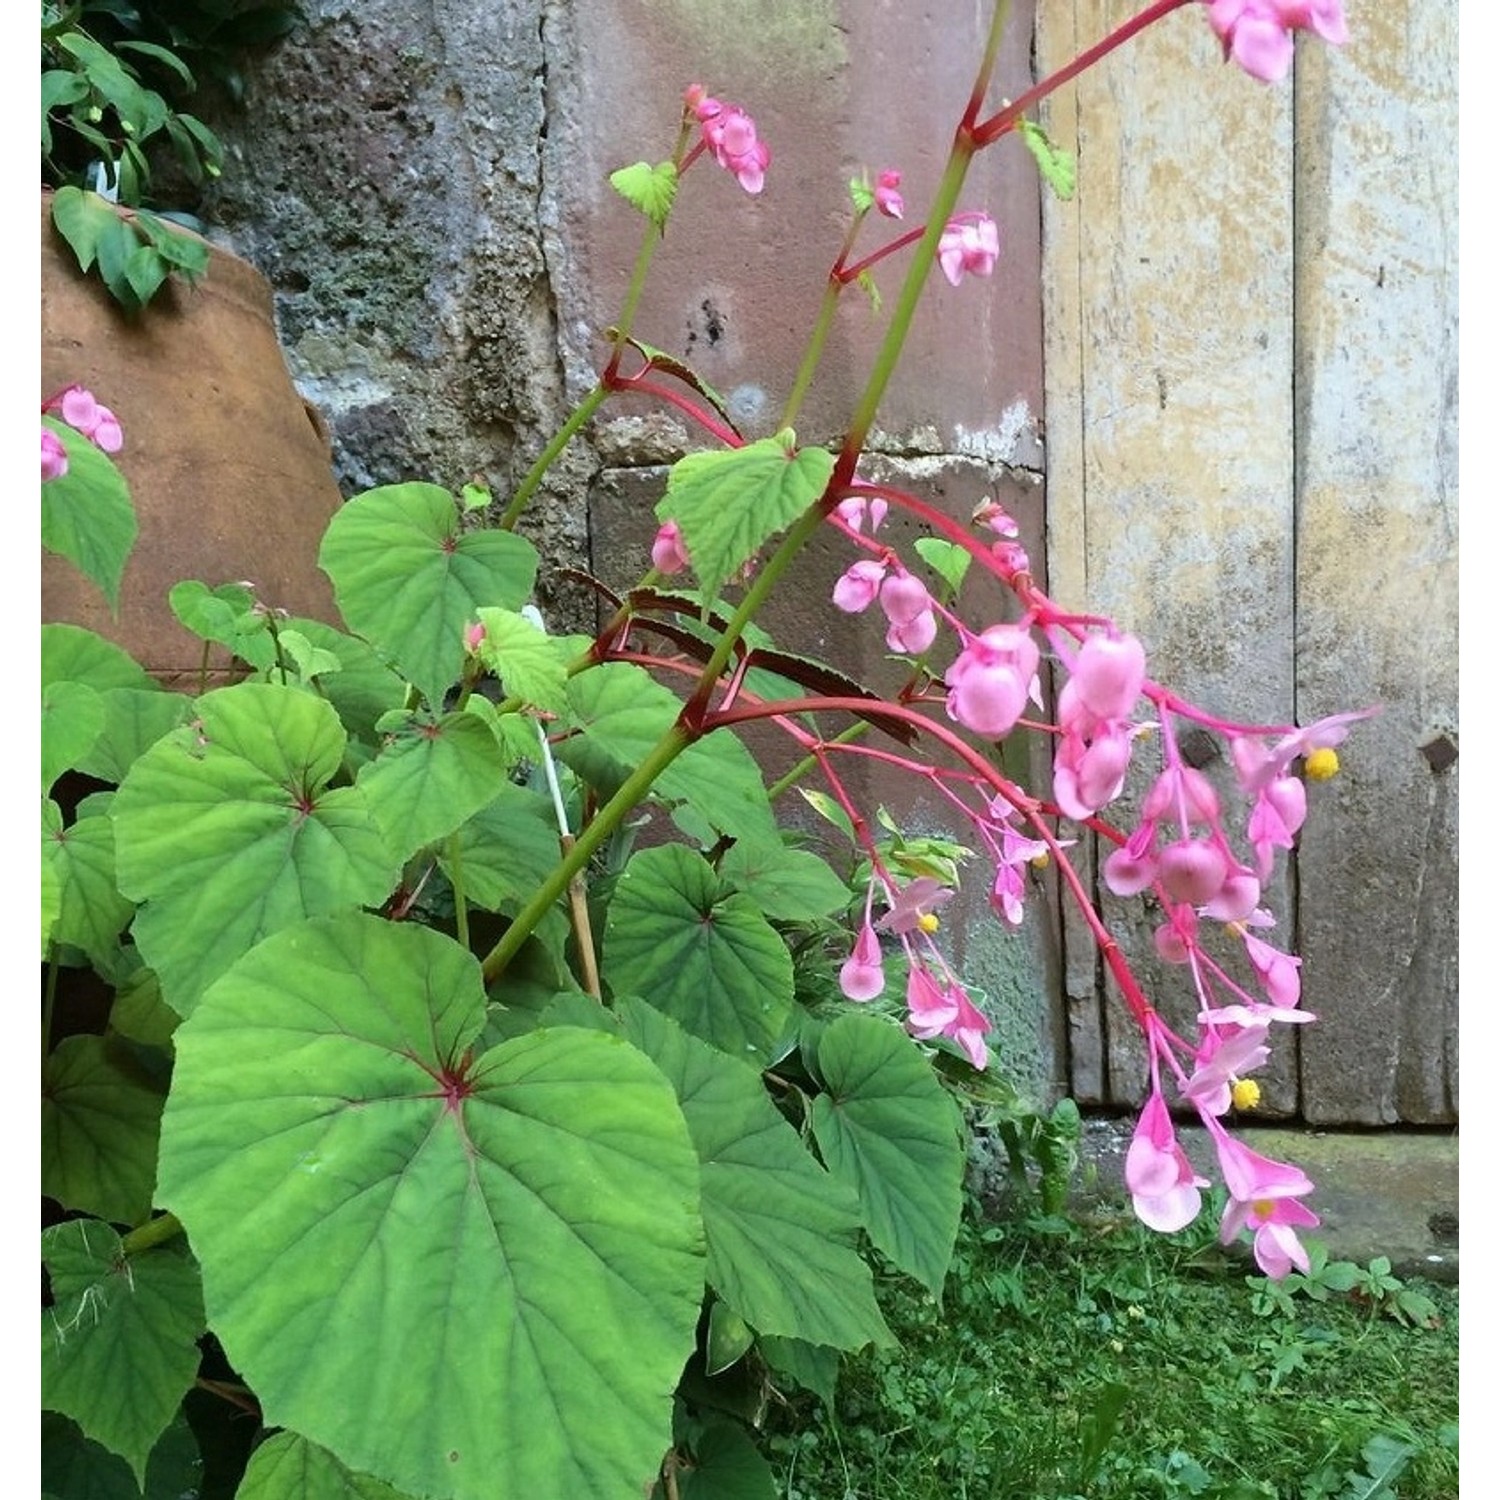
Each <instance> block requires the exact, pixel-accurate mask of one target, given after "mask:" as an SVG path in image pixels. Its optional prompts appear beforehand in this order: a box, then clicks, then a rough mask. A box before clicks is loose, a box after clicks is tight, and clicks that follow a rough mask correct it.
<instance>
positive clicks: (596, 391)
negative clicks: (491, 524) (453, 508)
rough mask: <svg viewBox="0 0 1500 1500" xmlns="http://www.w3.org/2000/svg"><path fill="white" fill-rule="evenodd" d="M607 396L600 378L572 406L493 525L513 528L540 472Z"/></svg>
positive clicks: (534, 490)
mask: <svg viewBox="0 0 1500 1500" xmlns="http://www.w3.org/2000/svg"><path fill="white" fill-rule="evenodd" d="M607 395H609V387H608V386H606V385H605V384H604V382H603V381H600V382H599V384H598V385H596V386H595V387H594V388H593V390H591V391H590V392H589V393H588V395H587V396H585V397H584V398H583V400H582V401H580V402H579V403H578V405H577V407H576V408H575V409H574V411H573V414H572V416H570V417H569V418H568V420H567V421H566V422H564V423H563V425H562V426H561V427H559V428H558V430H557V435H556V436H555V437H554V438H553V439H552V441H551V442H550V443H548V444H547V446H546V447H545V448H544V449H543V450H542V456H541V457H540V458H539V459H537V461H536V462H535V463H534V464H532V466H531V469H530V471H529V472H528V473H527V475H526V477H525V478H524V479H523V480H522V481H521V483H520V486H519V487H518V488H517V490H516V492H515V494H514V495H512V496H511V501H510V504H509V505H507V506H506V507H505V514H504V515H502V516H501V517H500V519H499V521H498V522H496V525H497V526H498V527H499V528H500V530H501V531H513V530H514V529H515V524H516V522H517V521H518V520H519V519H520V517H521V512H522V511H523V510H525V509H526V506H527V504H528V503H529V502H530V500H531V497H532V496H533V495H534V494H535V493H536V487H537V486H538V485H539V484H540V483H541V482H542V477H543V475H545V474H546V472H547V470H548V469H550V468H551V467H552V465H553V464H554V463H555V462H556V460H557V455H558V454H559V453H561V452H562V451H563V449H564V448H566V447H567V446H568V444H569V443H571V442H572V441H573V437H574V435H575V434H576V433H577V432H578V429H579V428H580V427H582V426H583V424H584V423H585V422H587V421H588V419H589V418H590V417H592V416H593V415H594V413H595V412H596V411H598V409H599V408H600V406H601V405H603V403H604V398H605V397H606V396H607Z"/></svg>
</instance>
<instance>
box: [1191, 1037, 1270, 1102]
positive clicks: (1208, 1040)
mask: <svg viewBox="0 0 1500 1500" xmlns="http://www.w3.org/2000/svg"><path fill="white" fill-rule="evenodd" d="M1269 1030H1270V1027H1269V1026H1268V1025H1266V1024H1261V1025H1257V1026H1247V1027H1245V1028H1243V1029H1242V1030H1239V1031H1236V1032H1235V1033H1234V1034H1233V1035H1229V1036H1226V1035H1222V1034H1221V1033H1220V1031H1219V1030H1218V1029H1216V1028H1212V1027H1210V1028H1207V1029H1206V1034H1205V1035H1204V1037H1203V1040H1202V1041H1201V1042H1200V1043H1199V1046H1198V1053H1197V1062H1198V1066H1197V1068H1196V1069H1194V1071H1193V1075H1192V1077H1191V1078H1189V1079H1188V1081H1187V1084H1186V1085H1185V1086H1184V1088H1183V1091H1182V1093H1183V1097H1184V1098H1186V1099H1191V1100H1192V1101H1193V1103H1194V1104H1196V1105H1197V1106H1198V1107H1199V1109H1202V1110H1206V1111H1207V1112H1208V1113H1209V1114H1211V1115H1222V1114H1227V1113H1228V1111H1229V1105H1230V1089H1231V1087H1232V1086H1233V1084H1234V1082H1235V1080H1236V1079H1239V1078H1243V1077H1244V1076H1245V1074H1247V1073H1251V1072H1254V1070H1255V1069H1256V1068H1258V1067H1261V1066H1262V1065H1263V1064H1264V1063H1265V1062H1266V1061H1267V1060H1268V1059H1269V1058H1270V1056H1271V1049H1270V1047H1268V1046H1267V1045H1266V1034H1267V1032H1268V1031H1269Z"/></svg>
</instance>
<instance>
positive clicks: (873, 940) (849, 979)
mask: <svg viewBox="0 0 1500 1500" xmlns="http://www.w3.org/2000/svg"><path fill="white" fill-rule="evenodd" d="M839 988H840V989H841V990H842V991H843V992H844V997H845V999H848V1000H861V1001H863V1000H873V999H874V998H875V997H876V996H877V995H878V994H880V992H881V991H882V990H883V989H884V988H885V969H884V968H883V967H882V965H881V953H880V939H879V938H878V937H876V936H875V929H874V928H873V927H872V926H870V921H869V918H868V917H867V918H866V919H865V923H864V926H862V927H861V928H860V929H859V936H858V937H857V938H855V940H854V951H853V952H852V953H851V954H850V955H849V957H848V958H846V959H845V960H844V963H843V966H842V967H841V968H840V969H839Z"/></svg>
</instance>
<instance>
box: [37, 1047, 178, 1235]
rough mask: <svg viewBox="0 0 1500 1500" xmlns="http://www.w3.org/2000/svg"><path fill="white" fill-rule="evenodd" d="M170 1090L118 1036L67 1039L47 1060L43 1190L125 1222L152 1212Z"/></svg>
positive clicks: (76, 1206)
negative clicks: (165, 1104)
mask: <svg viewBox="0 0 1500 1500" xmlns="http://www.w3.org/2000/svg"><path fill="white" fill-rule="evenodd" d="M162 1102H163V1095H162V1088H161V1086H160V1085H159V1084H158V1083H157V1081H156V1080H155V1079H154V1078H152V1077H150V1076H149V1075H148V1074H147V1073H146V1072H145V1070H144V1068H143V1067H142V1066H141V1062H140V1060H139V1058H138V1057H137V1056H136V1054H135V1053H134V1052H133V1051H132V1049H131V1048H130V1046H129V1045H128V1044H127V1043H125V1042H122V1041H121V1040H120V1039H119V1038H118V1037H110V1036H68V1037H64V1038H63V1039H62V1041H60V1042H59V1043H58V1044H57V1045H56V1046H55V1047H54V1048H53V1049H52V1052H51V1054H50V1055H49V1056H48V1058H47V1060H46V1061H45V1062H44V1063H43V1064H42V1191H43V1192H44V1193H45V1194H46V1195H47V1196H48V1197H49V1198H56V1199H57V1201H58V1202H59V1203H61V1204H62V1205H63V1207H64V1208H71V1209H76V1210H79V1211H81V1212H83V1213H91V1214H97V1215H98V1216H99V1217H100V1218H101V1219H109V1220H112V1221H113V1222H114V1223H117V1224H138V1223H139V1222H140V1221H141V1220H142V1219H143V1218H145V1216H146V1215H147V1214H148V1213H149V1212H150V1211H151V1198H152V1189H153V1187H154V1185H155V1182H156V1150H157V1140H158V1137H159V1135H160V1130H161V1113H162Z"/></svg>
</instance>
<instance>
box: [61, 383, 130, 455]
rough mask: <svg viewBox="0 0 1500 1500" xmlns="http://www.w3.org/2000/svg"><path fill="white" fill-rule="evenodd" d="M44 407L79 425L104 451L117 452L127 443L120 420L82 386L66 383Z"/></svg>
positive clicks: (83, 432)
mask: <svg viewBox="0 0 1500 1500" xmlns="http://www.w3.org/2000/svg"><path fill="white" fill-rule="evenodd" d="M42 410H43V411H44V412H53V413H55V414H56V415H58V416H60V417H61V418H62V419H63V421H64V422H66V423H67V424H68V426H69V427H75V428H77V429H78V431H79V432H81V433H82V434H83V435H84V437H86V438H87V439H88V440H89V441H90V442H91V443H92V444H93V445H94V446H95V447H96V448H98V449H99V450H100V451H101V452H104V453H118V452H119V451H120V448H121V447H122V446H123V444H124V441H125V439H124V435H123V434H122V433H121V431H120V422H119V419H118V418H117V417H116V416H115V414H114V413H113V412H112V411H111V410H110V409H109V408H108V407H107V406H104V405H102V404H101V403H100V402H98V401H96V400H95V399H94V396H93V393H92V392H91V391H86V390H85V389H84V388H83V387H82V386H81V385H70V386H65V387H64V388H63V389H62V390H60V391H59V392H58V393H57V394H56V395H55V396H53V397H51V398H50V399H49V400H47V401H44V402H43V403H42Z"/></svg>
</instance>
